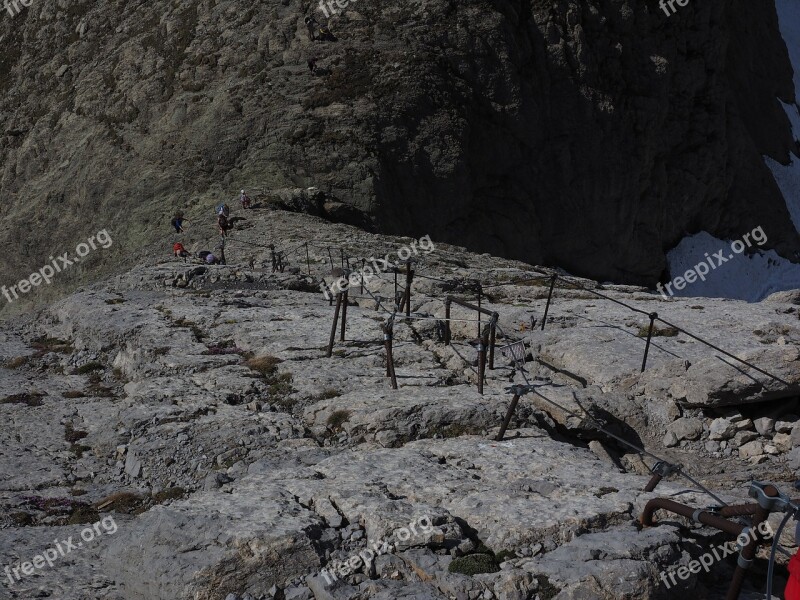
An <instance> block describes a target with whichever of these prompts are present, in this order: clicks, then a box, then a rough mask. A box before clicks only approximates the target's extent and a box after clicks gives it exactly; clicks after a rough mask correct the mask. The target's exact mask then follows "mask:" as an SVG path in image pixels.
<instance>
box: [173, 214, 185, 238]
mask: <svg viewBox="0 0 800 600" xmlns="http://www.w3.org/2000/svg"><path fill="white" fill-rule="evenodd" d="M170 225H172V226H173V227H174V228H175V233H183V213H182V212H176V213H175V216H174V217H172V221H170Z"/></svg>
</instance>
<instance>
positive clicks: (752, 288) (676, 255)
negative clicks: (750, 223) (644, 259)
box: [667, 231, 800, 302]
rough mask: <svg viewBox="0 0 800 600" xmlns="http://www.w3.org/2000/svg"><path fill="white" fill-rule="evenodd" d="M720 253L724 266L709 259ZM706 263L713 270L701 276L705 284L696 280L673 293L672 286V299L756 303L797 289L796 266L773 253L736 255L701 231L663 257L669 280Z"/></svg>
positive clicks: (726, 244) (798, 270)
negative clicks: (725, 299) (722, 299)
mask: <svg viewBox="0 0 800 600" xmlns="http://www.w3.org/2000/svg"><path fill="white" fill-rule="evenodd" d="M720 250H723V253H722V256H723V258H725V259H727V262H724V263H722V264H720V265H718V264H717V263H718V260H717V259H715V258H714V256H713V255H714V253H719V251H720ZM709 259H710V260H711V261H712V263H711V264H713V265H714V268H713V269H710V272H709V273H708V275H706V276H705V278H706V280H705V281H701V280H699V279H698V280H697V281H695V282H694V283H690V284H687V285H686V287H685V288H684V289H683V290H676V289H675V286H674V285H673V286H672V288H671V289H672V291H673V292H674V295H675V296H682V297H704V298H735V299H738V300H745V301H747V302H758V301H759V300H763V299H764V298H766V297H767V296H769V295H770V294H773V293H775V292H780V291H783V290H792V289H797V288H800V265H797V264H794V263H792V262H790V261H788V260H786V259H785V258H781V257H780V256H778V254H777V253H776V252H775V251H774V250H769V251H761V250H759V251H757V252H755V253H754V254H752V255H747V254H738V255H737V254H735V253H734V252H733V250H732V249H731V242H730V241H727V242H726V241H724V240H720V239H717V238H715V237H714V236H712V235H711V234H709V233H707V232H705V231H703V232H701V233H698V234H696V235H692V236H689V237H686V238H684V239H683V240H681V242H680V244H678V245H677V246H676V247H675V248H673V249H672V250H671V251H670V252H669V253H668V254H667V264H668V265H669V272H670V276H671V277H673V278H675V277H682V276H683V275H684V273H686V272H687V271H689V270H694V269H695V266H696V265H698V264H699V263H702V262H706V264H708V262H707V261H708V260H709Z"/></svg>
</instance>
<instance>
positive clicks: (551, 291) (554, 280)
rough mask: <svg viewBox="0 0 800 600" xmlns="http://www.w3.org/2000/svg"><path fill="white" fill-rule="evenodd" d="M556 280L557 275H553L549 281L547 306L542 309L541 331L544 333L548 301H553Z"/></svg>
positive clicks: (548, 308) (548, 306) (548, 309)
mask: <svg viewBox="0 0 800 600" xmlns="http://www.w3.org/2000/svg"><path fill="white" fill-rule="evenodd" d="M556 279H558V275H556V274H555V273H553V275H552V276H551V279H550V291H549V292H548V293H547V304H546V305H545V307H544V316H543V317H542V331H544V324H545V323H547V313H548V312H549V311H550V301H551V300H552V299H553V288H554V287H556Z"/></svg>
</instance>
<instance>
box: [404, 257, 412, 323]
mask: <svg viewBox="0 0 800 600" xmlns="http://www.w3.org/2000/svg"><path fill="white" fill-rule="evenodd" d="M413 277H414V271H412V270H411V262H407V263H406V297H405V303H406V316H407V317H410V316H411V280H412V279H413Z"/></svg>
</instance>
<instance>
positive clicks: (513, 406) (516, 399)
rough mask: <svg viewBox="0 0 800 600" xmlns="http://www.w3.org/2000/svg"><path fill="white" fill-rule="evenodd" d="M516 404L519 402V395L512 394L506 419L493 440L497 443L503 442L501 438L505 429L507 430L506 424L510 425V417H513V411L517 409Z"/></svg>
mask: <svg viewBox="0 0 800 600" xmlns="http://www.w3.org/2000/svg"><path fill="white" fill-rule="evenodd" d="M517 402H519V394H514V397H513V398H512V399H511V404H510V405H509V407H508V412H507V413H506V418H505V420H504V421H503V424H502V425H501V426H500V433H498V434H497V437H496V438H495V440H496V441H498V442H502V441H503V436H504V435H505V434H506V429H508V424H509V423H511V417H512V416H513V415H514V411H515V410H516V408H517Z"/></svg>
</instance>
